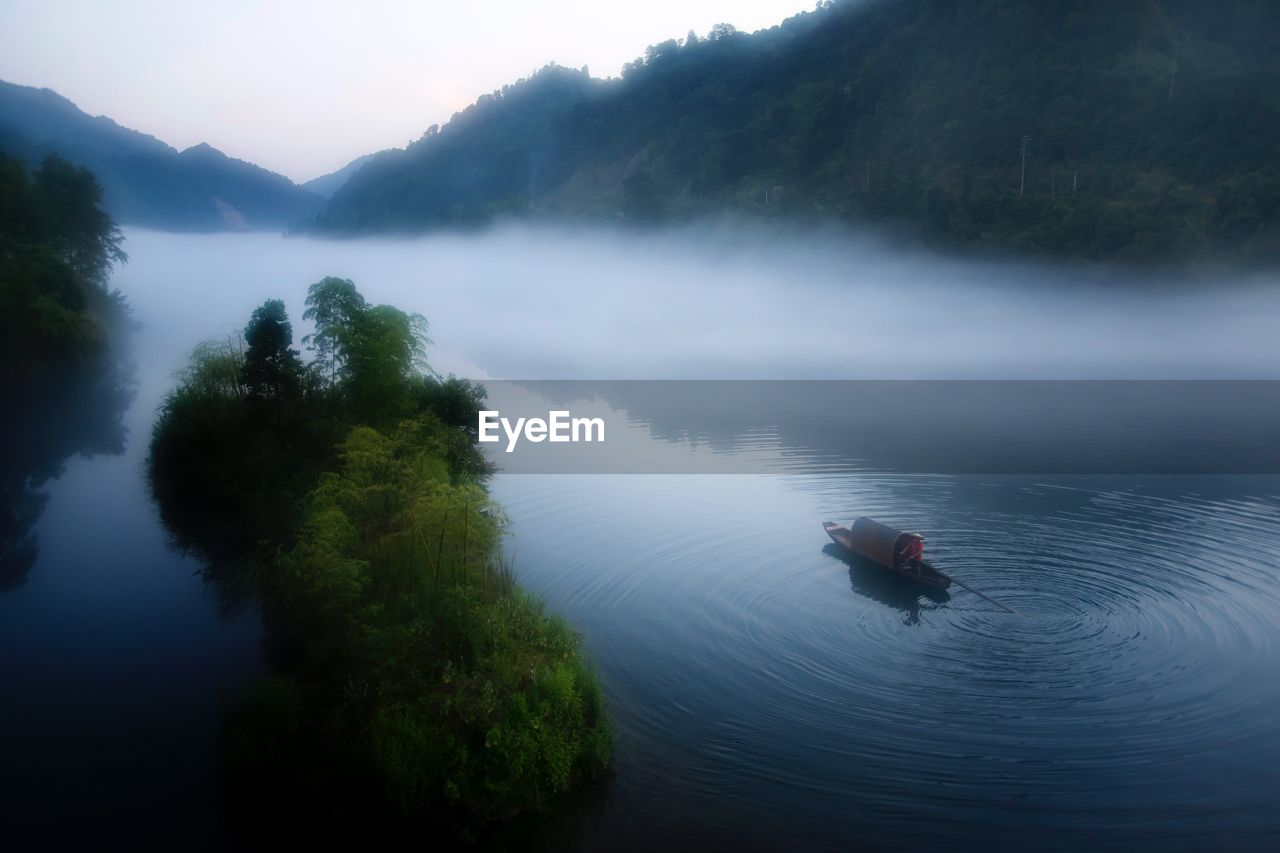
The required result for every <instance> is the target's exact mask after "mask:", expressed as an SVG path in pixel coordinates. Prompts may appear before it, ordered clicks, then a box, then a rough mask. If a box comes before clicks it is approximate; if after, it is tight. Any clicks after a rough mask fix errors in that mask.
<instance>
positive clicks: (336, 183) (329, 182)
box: [301, 151, 387, 198]
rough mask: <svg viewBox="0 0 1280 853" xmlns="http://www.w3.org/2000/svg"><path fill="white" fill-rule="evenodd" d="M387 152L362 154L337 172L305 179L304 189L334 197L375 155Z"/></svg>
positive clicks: (325, 196) (326, 196)
mask: <svg viewBox="0 0 1280 853" xmlns="http://www.w3.org/2000/svg"><path fill="white" fill-rule="evenodd" d="M386 153H387V152H386V151H378V152H375V153H373V154H364V155H361V156H359V157H357V158H356V159H354V160H352V161H351V162H350V163H348V164H347V165H345V166H343V167H342V168H341V169H338V170H337V171H336V172H330V173H329V174H327V175H321V176H320V177H318V178H312V179H311V180H309V181H304V182H303V183H302V184H301V186H302V188H303V189H306V190H310V191H311V192H313V193H315V194H316V195H319V196H323V197H324V198H332V197H333V194H334V193H336V192H337V191H338V190H340V189H342V187H343V185H345V184H346V182H347V181H348V180H349V179H350V178H351V176H352V175H354V174H355V173H356V172H358V171H360V169H361V168H362V167H363V166H364V165H365V164H366V163H368V162H370V161H371V160H373V159H374V158H375V157H378V156H380V155H382V154H386Z"/></svg>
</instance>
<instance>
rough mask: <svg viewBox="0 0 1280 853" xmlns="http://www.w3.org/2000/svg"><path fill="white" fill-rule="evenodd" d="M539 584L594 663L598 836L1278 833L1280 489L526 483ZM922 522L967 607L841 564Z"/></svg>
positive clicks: (806, 479) (960, 841)
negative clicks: (844, 541) (849, 547)
mask: <svg viewBox="0 0 1280 853" xmlns="http://www.w3.org/2000/svg"><path fill="white" fill-rule="evenodd" d="M496 492H497V495H498V497H499V498H500V499H501V500H502V501H503V502H504V503H505V504H506V505H507V508H508V510H509V511H510V513H511V516H512V518H513V519H514V520H515V533H514V537H513V540H512V547H513V549H514V550H515V553H516V556H517V564H518V566H519V567H520V571H521V576H522V578H523V579H524V581H525V582H526V583H527V584H529V585H530V586H532V587H533V588H534V589H536V590H538V591H539V592H541V593H543V594H544V595H546V596H547V598H548V599H549V601H550V603H551V605H552V607H553V608H555V609H557V610H560V611H562V612H564V613H565V614H566V615H567V616H568V617H569V619H570V620H571V621H572V623H573V624H575V625H576V626H577V627H578V629H579V630H581V631H582V632H583V633H584V634H585V636H586V637H587V640H588V644H589V646H590V647H591V648H592V650H593V651H594V652H595V654H596V655H597V657H598V659H599V663H600V667H601V670H602V673H603V676H604V679H605V682H606V689H607V695H608V696H609V698H610V705H611V708H612V709H613V713H614V714H615V716H616V719H617V729H618V765H617V771H618V772H617V778H616V780H615V782H614V785H613V788H612V790H611V795H610V802H609V805H608V807H607V808H606V809H605V810H604V812H603V813H602V814H600V815H598V816H597V817H596V819H595V820H594V821H592V822H591V823H590V824H589V826H588V828H587V830H586V831H585V832H584V833H583V834H582V835H581V836H580V837H579V839H578V842H579V843H580V844H581V845H582V846H583V847H587V848H598V849H608V848H615V847H625V848H629V849H640V848H644V847H650V846H654V845H663V846H670V845H672V844H675V845H676V846H677V847H685V846H688V847H692V846H711V847H719V848H738V847H745V848H752V849H763V848H774V849H776V848H780V847H794V846H797V845H800V846H820V847H826V848H836V847H846V846H849V845H852V844H866V845H870V846H873V847H876V848H903V849H921V848H938V847H976V846H984V845H988V844H1002V845H1018V846H1021V845H1024V844H1028V843H1034V844H1035V846H1037V847H1045V846H1048V847H1070V846H1091V847H1092V846H1104V847H1107V848H1112V849H1116V848H1121V847H1132V846H1143V845H1156V846H1161V847H1177V848H1182V849H1189V848H1197V847H1202V846H1211V847H1214V846H1226V847H1229V848H1232V849H1257V848H1263V847H1266V846H1267V842H1268V840H1269V839H1274V838H1275V836H1276V833H1277V831H1278V830H1280V820H1278V819H1277V817H1276V816H1275V815H1274V813H1273V812H1272V810H1271V807H1270V805H1269V804H1270V803H1271V802H1272V801H1273V799H1274V794H1275V792H1276V791H1277V790H1280V788H1278V786H1280V715H1277V714H1275V713H1274V709H1275V708H1276V707H1278V706H1277V702H1280V681H1277V679H1276V678H1275V677H1274V676H1275V661H1276V653H1277V651H1280V627H1278V626H1277V620H1276V614H1277V613H1280V579H1278V578H1277V570H1278V568H1280V479H1277V478H1246V477H1202V478H1173V477H1149V478H1139V477H1122V478H1105V477H1092V478H1070V477H1068V478H1056V479H1048V480H1047V479H1042V478H1036V477H1030V476H1001V477H987V478H982V477H968V476H960V477H927V476H916V477H910V476H900V477H894V476H884V475H879V476H873V475H863V476H849V475H840V476H814V475H798V476H714V475H702V476H677V475H670V476H667V475H664V476H654V477H643V476H617V477H610V476H554V475H508V476H506V477H504V478H502V479H501V480H500V482H499V484H498V487H497V490H496ZM855 514H870V515H872V516H874V517H876V518H880V519H883V520H886V521H892V522H895V523H897V524H899V525H900V526H902V527H904V528H907V529H913V530H922V531H925V532H926V535H927V536H928V538H929V553H930V554H931V556H932V558H933V559H934V560H935V561H936V562H937V563H938V565H939V566H942V567H944V568H945V570H947V571H949V572H951V573H952V574H954V575H955V576H956V577H958V578H960V579H962V580H964V581H965V582H966V583H968V584H970V585H973V586H975V587H977V588H978V589H980V590H982V591H984V592H986V593H988V594H989V595H991V596H993V597H995V598H997V599H999V600H1001V601H1003V602H1005V603H1007V604H1009V605H1011V606H1012V607H1014V608H1015V609H1016V610H1017V611H1018V612H1019V613H1020V614H1022V615H1021V616H1020V617H1015V616H1011V615H1009V614H1007V613H1004V612H1002V611H1000V610H998V609H997V608H995V607H993V606H991V605H990V604H988V603H986V602H984V601H982V600H981V599H979V598H977V597H975V596H973V595H972V594H970V593H968V592H965V591H964V590H962V589H959V588H957V587H954V586H953V587H952V589H951V590H950V595H949V596H947V595H945V594H944V595H942V596H938V595H936V594H934V595H927V594H925V593H924V592H923V591H917V590H913V589H911V588H910V587H909V586H907V585H903V584H901V583H899V582H898V581H897V579H896V578H885V577H881V576H878V575H877V574H876V571H875V568H874V567H873V566H869V565H865V564H862V563H861V562H860V561H855V562H850V561H845V560H843V559H841V558H838V557H833V555H832V553H831V551H830V549H828V548H827V547H825V545H824V542H825V541H826V537H825V535H824V534H823V531H822V530H821V528H820V526H819V521H821V520H823V519H827V518H832V519H838V520H842V521H848V520H849V519H850V518H851V517H852V516H853V515H855Z"/></svg>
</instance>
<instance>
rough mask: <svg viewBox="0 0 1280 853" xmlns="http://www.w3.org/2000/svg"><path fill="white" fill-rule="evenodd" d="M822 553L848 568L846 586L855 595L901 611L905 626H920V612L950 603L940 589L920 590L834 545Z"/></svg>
mask: <svg viewBox="0 0 1280 853" xmlns="http://www.w3.org/2000/svg"><path fill="white" fill-rule="evenodd" d="M822 553H824V554H826V555H827V556H828V557H834V558H835V559H837V560H839V561H840V562H842V563H844V564H845V565H846V566H848V567H849V585H850V586H851V587H852V588H853V591H854V592H856V593H857V594H858V595H861V596H864V597H866V598H869V599H871V600H872V601H878V602H880V603H881V604H886V605H888V606H889V607H892V608H893V609H894V610H897V611H900V612H901V613H902V614H903V616H904V618H903V620H902V621H903V622H904V623H905V624H907V625H919V624H920V614H921V612H927V611H930V610H937V609H939V608H941V607H942V606H943V605H945V604H946V603H947V602H949V601H950V600H951V594H950V593H949V592H947V591H946V590H943V589H934V588H932V587H926V586H921V585H920V584H918V583H914V582H912V581H910V580H908V579H906V578H903V577H899V576H898V575H895V574H893V573H891V572H889V571H888V570H887V569H885V568H884V567H883V566H881V565H879V564H878V563H874V562H872V561H871V560H868V559H867V558H866V557H860V556H858V555H857V554H853V553H851V552H850V551H848V550H846V549H844V548H841V547H840V546H839V545H836V544H835V543H834V542H828V543H827V544H826V545H823V546H822Z"/></svg>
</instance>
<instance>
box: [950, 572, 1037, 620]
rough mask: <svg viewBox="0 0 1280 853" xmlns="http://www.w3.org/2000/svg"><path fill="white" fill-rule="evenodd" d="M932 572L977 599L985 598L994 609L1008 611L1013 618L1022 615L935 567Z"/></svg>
mask: <svg viewBox="0 0 1280 853" xmlns="http://www.w3.org/2000/svg"><path fill="white" fill-rule="evenodd" d="M933 570H934V571H935V572H937V573H938V574H940V575H942V576H943V577H944V578H946V579H947V580H949V581H951V582H952V583H954V584H957V585H958V586H961V587H964V588H965V589H967V590H969V592H971V593H973V594H974V595H976V596H978V597H979V598H985V599H986V600H987V601H990V602H991V603H992V604H994V605H995V606H996V607H1003V608H1004V609H1005V610H1008V611H1009V612H1010V613H1012V614H1013V615H1014V616H1021V615H1022V614H1021V613H1019V612H1018V611H1016V610H1014V609H1013V608H1012V607H1010V606H1009V605H1007V604H1001V603H1000V602H998V601H996V600H995V599H994V598H992V597H991V596H989V595H984V594H983V593H981V592H978V591H977V590H976V589H974V588H973V587H971V586H966V585H965V584H963V583H961V582H960V581H958V580H956V579H955V578H953V577H951V575H949V574H947V573H946V572H943V571H941V570H940V569H938V568H937V567H936V566H935V567H934V569H933Z"/></svg>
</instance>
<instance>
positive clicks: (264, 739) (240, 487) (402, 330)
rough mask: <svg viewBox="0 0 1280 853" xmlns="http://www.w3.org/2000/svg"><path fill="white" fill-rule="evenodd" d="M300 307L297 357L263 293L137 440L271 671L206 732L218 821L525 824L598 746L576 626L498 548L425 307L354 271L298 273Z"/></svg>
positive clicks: (468, 419) (567, 791) (597, 759)
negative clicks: (349, 276)
mask: <svg viewBox="0 0 1280 853" xmlns="http://www.w3.org/2000/svg"><path fill="white" fill-rule="evenodd" d="M304 319H306V320H310V321H314V323H315V326H316V332H315V334H313V335H309V336H307V337H305V338H304V339H303V342H304V343H306V344H308V345H309V346H310V348H311V349H312V351H313V352H314V356H315V357H314V359H313V360H311V361H310V363H306V364H304V362H303V361H302V359H301V358H300V355H299V352H298V351H297V350H295V349H293V331H292V326H291V323H290V321H289V318H288V316H287V314H286V312H285V307H284V303H283V302H281V301H280V300H269V301H267V302H265V303H264V304H263V305H262V306H261V307H260V308H258V309H257V310H255V311H254V312H253V316H252V318H251V319H250V320H249V323H248V325H247V327H246V328H245V331H244V335H243V338H242V339H238V338H234V337H233V338H231V339H228V340H221V341H210V342H206V343H203V344H201V345H199V346H197V347H196V349H195V351H194V352H193V353H192V356H191V360H190V363H189V364H188V366H187V367H186V369H185V370H184V371H183V372H182V374H181V375H180V377H179V381H178V385H177V387H176V388H174V389H173V390H172V391H171V392H170V393H169V394H168V396H167V397H166V398H165V400H164V403H163V405H162V408H161V411H160V414H159V417H158V419H157V422H156V425H155V429H154V433H153V435H152V439H151V455H150V459H149V473H150V477H151V483H152V489H153V492H154V494H155V497H156V499H157V502H158V503H159V506H160V507H161V513H162V516H163V519H164V521H165V524H166V526H167V527H168V529H169V530H170V531H171V533H172V534H173V536H174V538H175V540H176V542H177V543H178V544H179V545H180V546H182V547H184V548H188V549H192V550H194V551H196V552H197V553H199V554H201V555H202V556H204V557H205V558H206V559H207V560H208V562H209V569H208V570H207V576H208V578H209V580H210V581H211V582H212V583H214V585H215V586H216V587H217V588H218V590H219V592H220V594H222V595H224V596H226V597H227V598H228V600H231V601H234V600H237V599H239V600H245V599H251V600H255V601H258V602H260V603H261V607H262V610H263V616H264V621H265V623H266V626H267V635H268V636H267V643H268V658H269V661H270V664H271V666H272V669H273V671H274V675H273V677H271V678H270V679H269V680H268V681H266V682H265V683H263V684H261V685H260V686H259V687H258V688H256V689H255V690H254V691H252V693H251V694H250V695H248V696H246V697H244V698H243V699H242V700H241V701H239V702H238V703H237V704H236V706H235V707H234V709H233V710H232V711H231V712H230V714H229V716H228V719H227V722H226V726H225V732H224V735H223V739H222V741H223V742H222V759H221V764H222V767H223V775H224V780H225V782H226V785H225V790H226V791H227V792H228V794H229V798H230V804H231V808H232V810H233V812H234V818H235V822H236V823H237V824H238V825H239V826H240V827H241V829H242V830H243V831H245V832H246V833H252V837H255V838H263V837H273V838H280V839H284V838H288V839H290V840H293V841H296V840H297V839H298V834H299V833H302V835H303V836H304V837H311V835H312V834H313V833H314V838H315V839H319V838H325V839H330V840H332V839H333V838H335V837H337V838H351V839H355V838H364V839H367V838H368V837H370V835H374V836H378V837H385V836H399V835H401V834H405V833H409V832H412V831H415V830H419V829H424V828H425V829H429V830H431V831H432V832H433V833H436V834H437V837H438V836H439V834H441V833H443V834H444V835H445V836H446V837H449V838H452V839H455V840H458V841H482V840H485V839H486V838H488V837H491V836H492V835H493V834H494V833H497V832H501V831H504V830H506V829H509V828H510V827H513V826H516V825H519V826H521V827H522V828H527V827H528V825H529V824H530V823H532V822H537V821H542V820H544V819H546V818H547V817H549V816H550V815H552V814H553V813H554V812H555V810H556V808H557V807H558V806H559V805H560V804H562V803H563V802H564V801H566V799H567V798H568V797H569V796H570V795H571V794H572V792H574V791H575V790H576V789H578V788H579V787H580V786H581V785H582V784H583V783H588V782H590V781H592V780H596V779H599V778H601V777H602V775H603V774H604V773H605V771H606V769H607V767H608V764H609V758H610V753H611V745H612V742H611V735H610V729H609V723H608V719H607V717H606V713H605V708H604V702H603V698H602V694H601V689H600V686H599V683H598V682H597V679H596V676H595V674H594V672H593V670H592V668H591V666H590V664H589V662H588V661H587V660H586V658H585V657H584V654H583V652H582V649H581V648H580V645H579V638H578V636H577V635H576V634H575V633H574V632H573V631H572V630H571V629H570V628H569V627H568V626H567V625H566V624H565V623H564V622H563V621H561V620H560V619H557V618H555V617H553V616H550V615H548V614H547V613H546V612H545V611H544V609H543V607H542V605H541V603H540V602H539V601H538V600H537V599H535V598H534V597H533V596H531V595H529V594H528V593H526V592H524V591H523V590H522V589H521V588H520V587H519V585H518V584H516V582H515V580H514V578H513V574H512V567H511V564H510V562H509V561H507V560H505V559H504V558H503V555H502V550H501V543H502V536H503V526H504V517H503V513H502V510H501V509H500V508H499V507H498V506H496V505H495V504H494V503H493V501H491V500H490V498H489V495H488V493H487V490H486V479H487V477H488V474H489V466H488V465H487V464H486V462H485V460H484V457H483V456H482V455H481V453H480V451H479V450H478V448H477V446H476V443H475V439H476V436H475V424H476V422H477V413H478V411H479V407H480V404H481V402H482V400H483V399H484V396H485V392H484V389H483V388H482V387H481V386H478V385H475V384H472V383H470V382H468V381H466V380H460V379H455V378H452V377H450V378H447V379H442V378H439V377H436V376H434V375H433V374H431V373H430V372H429V368H428V367H427V365H426V362H425V359H424V353H425V348H426V346H427V344H428V343H429V341H428V339H427V337H426V330H427V323H426V320H425V319H423V318H422V317H420V316H416V315H409V314H406V313H405V312H403V311H400V310H399V309H396V308H394V307H392V306H389V305H369V304H367V303H366V302H365V300H364V298H363V297H362V296H361V295H360V293H359V291H358V290H357V289H356V287H355V285H354V284H353V283H352V282H351V281H348V280H345V279H338V278H326V279H324V280H323V281H320V282H318V283H316V284H315V285H313V286H312V287H311V289H310V292H309V296H308V299H307V311H306V313H305V315H304ZM304 818H305V819H304ZM299 827H307V828H305V829H299Z"/></svg>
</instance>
